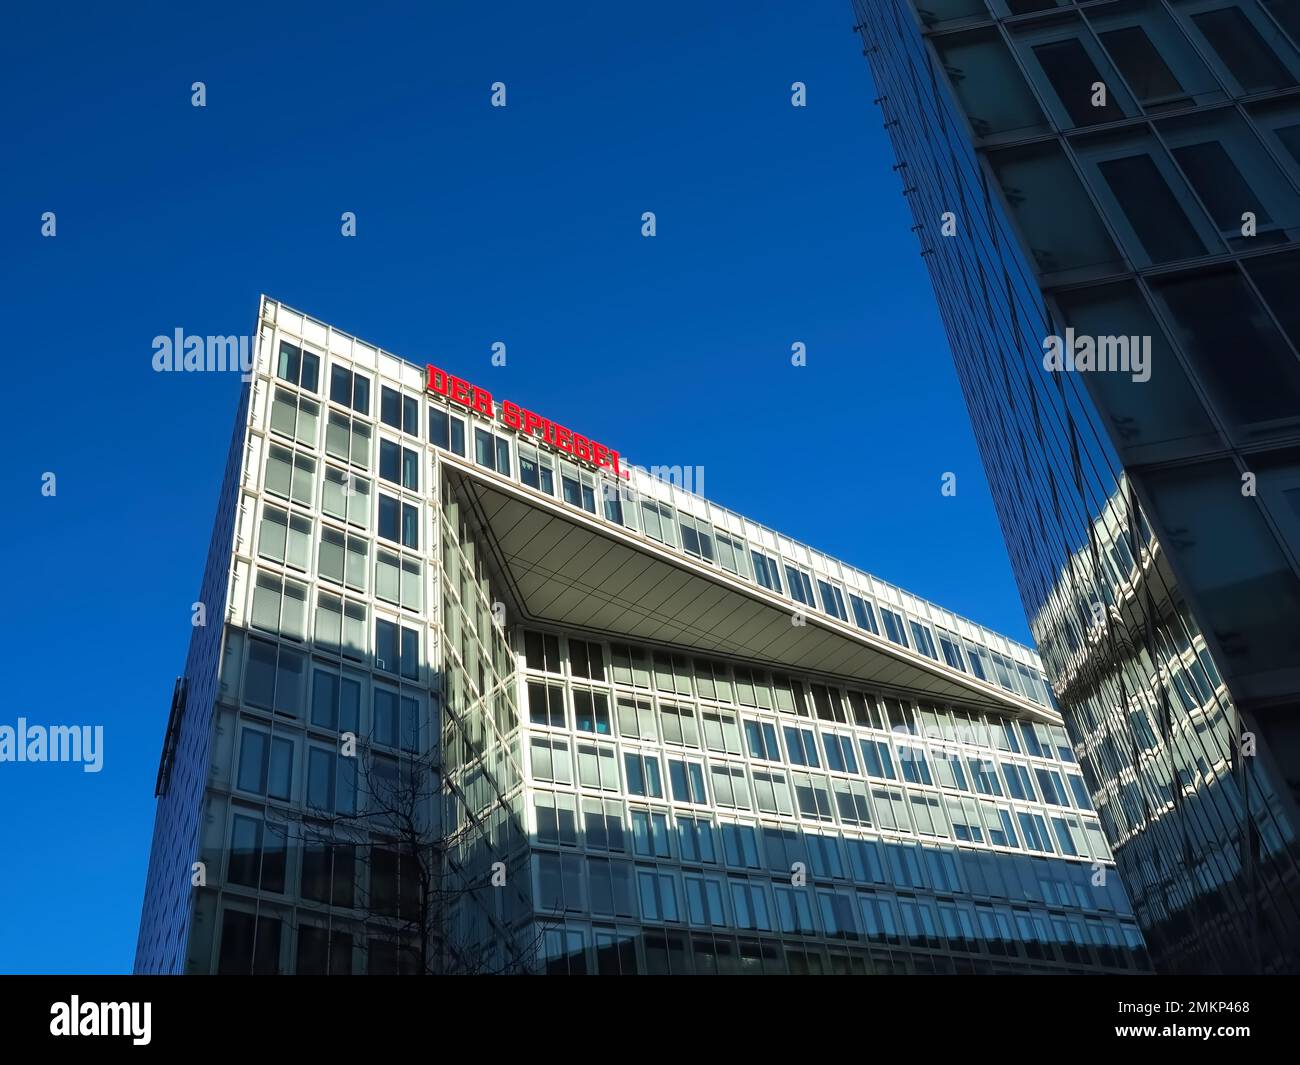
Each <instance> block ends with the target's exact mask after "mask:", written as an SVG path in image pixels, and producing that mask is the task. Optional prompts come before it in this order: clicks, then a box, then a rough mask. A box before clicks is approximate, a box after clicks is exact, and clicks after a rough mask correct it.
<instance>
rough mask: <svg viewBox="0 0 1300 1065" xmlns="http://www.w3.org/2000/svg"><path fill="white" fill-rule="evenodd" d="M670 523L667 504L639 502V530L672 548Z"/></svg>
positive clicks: (671, 515) (669, 511)
mask: <svg viewBox="0 0 1300 1065" xmlns="http://www.w3.org/2000/svg"><path fill="white" fill-rule="evenodd" d="M566 491H567V489H566ZM672 521H673V514H672V509H671V508H670V507H669V506H668V505H667V504H665V503H652V502H650V500H648V499H643V500H641V528H642V529H644V530H645V534H646V535H647V536H648V537H650V539H652V540H658V541H659V542H660V543H661V544H669V545H670V546H672V545H673V537H672Z"/></svg>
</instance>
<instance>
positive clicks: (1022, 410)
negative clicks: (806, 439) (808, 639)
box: [853, 0, 1300, 972]
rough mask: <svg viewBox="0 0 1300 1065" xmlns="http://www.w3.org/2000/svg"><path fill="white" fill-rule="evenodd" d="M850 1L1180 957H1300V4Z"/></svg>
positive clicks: (1029, 555)
mask: <svg viewBox="0 0 1300 1065" xmlns="http://www.w3.org/2000/svg"><path fill="white" fill-rule="evenodd" d="M853 6H854V12H855V15H856V20H857V25H856V30H857V32H858V33H859V34H860V37H861V40H862V42H863V47H864V54H865V55H866V57H867V59H868V61H869V63H870V66H871V70H872V73H873V76H874V80H875V82H876V87H877V91H878V93H879V95H878V97H877V99H876V101H875V102H876V104H877V105H878V106H879V108H880V114H881V115H882V117H883V122H884V125H885V128H886V130H887V131H888V135H889V137H890V139H891V141H892V144H893V147H894V150H895V153H896V155H897V163H898V167H897V168H898V171H899V174H900V176H901V179H902V183H903V193H904V195H905V196H906V197H907V199H908V202H909V204H910V205H911V208H912V211H913V214H914V217H915V222H916V226H915V231H916V233H917V236H918V240H919V244H920V254H921V255H922V256H923V257H924V259H925V262H926V265H927V267H928V269H929V271H930V275H931V279H932V281H933V285H934V289H935V293H936V296H937V298H938V302H939V308H940V311H941V314H942V317H943V320H944V323H945V326H946V329H947V332H948V336H949V339H950V342H951V346H952V350H953V355H954V360H955V363H956V367H957V370H958V374H959V377H960V379H961V384H962V387H963V390H964V393H965V397H966V401H967V404H968V406H969V408H970V412H971V416H972V420H973V423H974V427H975V432H976V436H977V440H978V443H979V446H980V449H981V452H982V455H983V459H984V464H985V469H986V472H987V474H988V479H989V481H990V484H991V486H992V490H993V493H994V497H995V502H996V505H997V509H998V513H999V517H1000V521H1001V524H1002V527H1003V532H1004V535H1005V539H1006V542H1007V546H1008V549H1009V552H1010V556H1011V561H1012V564H1013V568H1014V570H1015V573H1016V577H1017V581H1018V583H1019V586H1020V590H1021V596H1022V599H1023V602H1024V606H1025V610H1026V612H1027V614H1028V617H1029V620H1030V625H1031V629H1032V632H1033V635H1034V638H1035V639H1036V641H1037V642H1038V644H1039V649H1040V653H1041V654H1042V657H1043V663H1044V667H1045V670H1046V672H1047V674H1048V676H1049V677H1050V679H1051V682H1052V685H1053V688H1054V691H1055V694H1056V697H1057V699H1058V701H1059V703H1060V706H1061V710H1062V713H1063V715H1064V718H1065V722H1066V725H1067V727H1068V729H1069V732H1070V737H1071V740H1072V742H1073V744H1074V748H1075V751H1076V752H1077V754H1078V756H1079V760H1080V764H1081V765H1082V767H1083V770H1084V774H1085V777H1086V779H1087V783H1088V788H1089V790H1090V792H1091V793H1092V795H1093V797H1094V800H1095V803H1096V806H1097V809H1098V812H1099V813H1100V815H1101V819H1102V823H1103V825H1104V826H1105V830H1106V832H1107V835H1108V836H1109V838H1110V841H1111V844H1112V846H1113V848H1114V850H1115V855H1116V860H1117V862H1118V864H1119V868H1120V871H1121V874H1122V875H1123V877H1124V878H1125V883H1126V885H1127V887H1128V889H1129V892H1130V895H1131V897H1132V899H1133V903H1134V908H1135V912H1136V913H1137V915H1138V918H1139V921H1140V923H1141V924H1142V927H1143V930H1144V933H1145V936H1146V939H1147V943H1148V947H1149V948H1150V950H1151V954H1152V958H1153V961H1154V963H1155V965H1156V968H1157V969H1158V970H1164V971H1169V972H1251V971H1259V972H1291V971H1295V970H1296V969H1297V967H1300V873H1298V870H1297V858H1298V856H1300V850H1298V847H1297V840H1296V826H1297V805H1296V803H1297V788H1298V787H1300V576H1298V574H1300V358H1298V357H1297V352H1298V350H1300V299H1298V298H1297V297H1300V250H1297V238H1298V237H1300V3H1297V2H1296V0H1105V2H1094V3H1078V4H1075V3H1068V2H1065V0H925V2H911V0H855V3H854V5H853ZM1052 338H1056V340H1055V341H1054V340H1053V339H1052ZM1065 350H1068V352H1069V353H1070V355H1071V356H1076V355H1077V356H1078V358H1077V360H1076V359H1074V358H1072V359H1071V360H1069V361H1064V360H1062V361H1060V362H1054V361H1052V360H1050V359H1049V358H1048V356H1049V355H1052V354H1053V353H1055V354H1060V353H1061V352H1062V351H1065ZM1062 366H1063V367H1064V368H1062ZM1102 367H1111V368H1110V369H1105V368H1102Z"/></svg>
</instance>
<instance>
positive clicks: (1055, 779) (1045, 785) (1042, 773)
mask: <svg viewBox="0 0 1300 1065" xmlns="http://www.w3.org/2000/svg"><path fill="white" fill-rule="evenodd" d="M1034 776H1035V777H1036V778H1037V779H1038V789H1039V791H1040V792H1042V795H1043V802H1045V803H1047V804H1048V805H1049V806H1069V805H1070V800H1069V799H1068V798H1066V795H1065V784H1064V783H1063V782H1062V781H1061V774H1060V773H1058V772H1056V770H1054V769H1035V770H1034Z"/></svg>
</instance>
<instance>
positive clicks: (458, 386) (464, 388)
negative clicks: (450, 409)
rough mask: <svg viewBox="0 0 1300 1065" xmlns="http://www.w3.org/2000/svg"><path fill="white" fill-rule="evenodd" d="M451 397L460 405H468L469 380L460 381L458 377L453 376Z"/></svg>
mask: <svg viewBox="0 0 1300 1065" xmlns="http://www.w3.org/2000/svg"><path fill="white" fill-rule="evenodd" d="M451 398H452V399H453V400H454V401H455V402H457V403H459V404H460V405H461V406H462V407H468V406H469V405H470V402H469V382H468V381H462V380H461V379H460V378H459V377H453V378H452V379H451Z"/></svg>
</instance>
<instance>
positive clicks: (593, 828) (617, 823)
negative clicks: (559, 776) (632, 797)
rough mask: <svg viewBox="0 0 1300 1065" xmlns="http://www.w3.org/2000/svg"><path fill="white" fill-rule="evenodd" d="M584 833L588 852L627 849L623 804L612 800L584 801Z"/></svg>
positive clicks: (620, 851)
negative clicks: (624, 838)
mask: <svg viewBox="0 0 1300 1065" xmlns="http://www.w3.org/2000/svg"><path fill="white" fill-rule="evenodd" d="M582 831H583V838H584V840H585V841H586V844H587V849H588V850H601V851H617V852H619V853H620V854H621V853H622V852H623V851H624V850H625V849H626V846H625V844H624V842H623V804H622V803H619V802H615V801H614V800H612V799H583V800H582Z"/></svg>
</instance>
